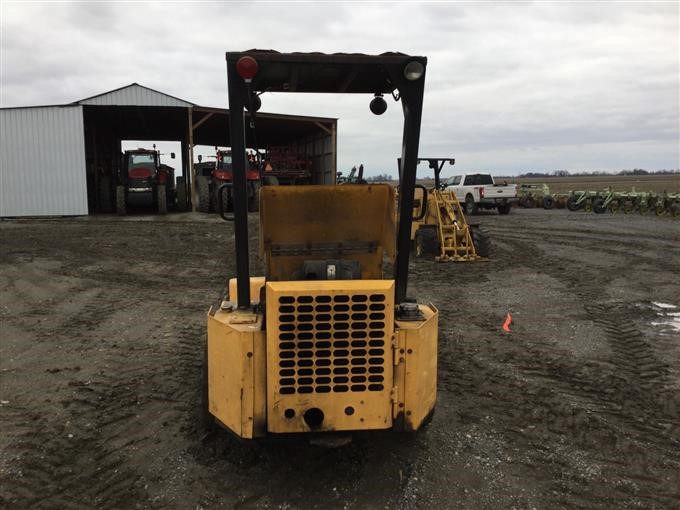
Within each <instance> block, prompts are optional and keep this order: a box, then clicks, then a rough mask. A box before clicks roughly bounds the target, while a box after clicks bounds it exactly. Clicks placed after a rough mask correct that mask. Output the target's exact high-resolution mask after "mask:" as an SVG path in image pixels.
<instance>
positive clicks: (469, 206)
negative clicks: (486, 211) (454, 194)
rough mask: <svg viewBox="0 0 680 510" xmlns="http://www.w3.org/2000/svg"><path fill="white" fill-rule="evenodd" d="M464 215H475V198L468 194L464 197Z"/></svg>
mask: <svg viewBox="0 0 680 510" xmlns="http://www.w3.org/2000/svg"><path fill="white" fill-rule="evenodd" d="M465 214H467V215H468V216H472V215H473V214H477V204H475V197H473V196H472V195H470V194H468V195H466V196H465Z"/></svg>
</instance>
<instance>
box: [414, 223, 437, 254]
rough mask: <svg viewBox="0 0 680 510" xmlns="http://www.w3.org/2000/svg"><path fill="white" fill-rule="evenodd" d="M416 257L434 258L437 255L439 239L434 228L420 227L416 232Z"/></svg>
mask: <svg viewBox="0 0 680 510" xmlns="http://www.w3.org/2000/svg"><path fill="white" fill-rule="evenodd" d="M415 244H416V257H420V258H423V257H434V256H437V255H439V253H440V249H439V237H438V235H437V229H436V228H428V227H420V228H419V229H418V231H417V232H416V240H415Z"/></svg>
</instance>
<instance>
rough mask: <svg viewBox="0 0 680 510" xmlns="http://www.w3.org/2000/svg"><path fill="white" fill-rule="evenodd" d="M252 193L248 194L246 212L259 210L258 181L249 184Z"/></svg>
mask: <svg viewBox="0 0 680 510" xmlns="http://www.w3.org/2000/svg"><path fill="white" fill-rule="evenodd" d="M251 186H252V194H250V195H249V196H248V212H258V211H259V210H260V183H259V182H254V183H252V184H251Z"/></svg>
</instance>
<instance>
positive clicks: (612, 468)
mask: <svg viewBox="0 0 680 510" xmlns="http://www.w3.org/2000/svg"><path fill="white" fill-rule="evenodd" d="M494 231H495V229H494ZM494 233H497V234H498V232H494ZM498 238H499V239H498V240H499V243H497V244H496V250H497V251H496V259H497V261H498V262H499V263H500V264H501V265H503V266H506V265H507V267H508V269H510V268H511V267H513V266H514V267H516V266H518V265H522V266H525V267H528V268H531V269H532V270H538V271H540V272H543V273H545V274H547V275H549V276H550V277H552V278H555V279H557V280H558V281H561V282H563V283H565V284H566V285H567V288H569V289H570V291H571V292H573V293H574V294H575V295H576V296H578V297H579V298H580V300H581V301H582V302H583V303H584V304H585V306H584V311H585V313H586V315H587V316H588V318H589V319H590V320H592V321H593V322H594V323H595V324H597V325H598V326H599V327H600V328H601V330H602V331H603V332H604V334H605V336H606V339H607V342H608V344H609V345H610V348H611V349H612V352H613V355H612V357H611V359H609V361H608V362H605V363H602V362H598V361H589V362H586V363H581V364H574V361H572V360H570V359H565V358H556V357H555V356H549V357H548V358H547V359H546V354H547V353H546V351H545V350H544V349H541V348H540V347H536V346H534V345H532V344H531V342H524V341H523V342H522V345H521V349H517V350H514V351H512V352H511V353H510V354H505V355H504V356H503V357H501V358H500V359H498V360H495V361H493V362H490V361H489V360H484V361H482V362H477V361H476V360H475V357H476V356H477V355H476V354H475V353H469V352H466V353H459V354H462V357H460V358H458V359H456V360H454V361H451V360H450V359H447V357H446V356H442V359H441V362H442V364H443V368H444V372H445V373H446V372H449V373H454V374H455V378H451V377H449V378H444V379H443V380H442V384H443V386H444V387H445V388H446V389H447V390H448V391H450V392H452V393H454V394H456V395H464V394H465V393H466V392H468V393H469V392H472V393H473V394H474V393H477V394H478V397H479V399H480V401H478V402H477V404H478V405H479V406H480V407H482V408H484V409H486V408H487V406H488V408H489V409H492V410H493V412H492V413H491V414H492V415H493V416H496V417H501V421H504V423H505V425H506V427H507V429H506V433H508V434H510V436H511V437H512V438H513V440H514V441H519V442H525V441H528V442H529V446H528V447H526V448H524V449H523V451H524V452H525V455H524V459H525V462H526V464H527V465H528V466H532V467H534V468H536V469H539V468H540V466H549V468H548V472H550V473H552V475H553V476H554V480H552V481H551V482H550V484H551V485H552V486H553V491H554V494H556V495H559V496H558V499H559V500H560V501H561V503H562V504H564V505H566V506H574V505H577V506H580V505H583V506H585V507H589V506H592V505H593V502H594V501H597V502H598V503H599V505H602V506H605V507H606V506H611V505H612V504H617V505H619V504H621V503H624V504H626V505H634V506H635V505H638V504H644V505H645V506H662V507H666V506H678V504H680V491H678V490H677V487H679V486H680V485H679V484H680V478H679V477H678V475H675V476H674V477H671V479H670V481H669V480H668V472H669V470H670V472H678V473H680V419H679V418H678V409H680V400H678V397H677V396H676V395H675V394H674V393H672V392H671V390H670V387H669V384H668V366H667V365H666V364H665V363H663V362H661V361H660V360H659V357H658V356H657V354H656V352H655V350H654V348H653V346H652V345H651V344H650V343H649V342H648V341H647V340H646V339H645V337H644V335H643V334H642V333H641V332H640V331H639V330H638V329H637V328H636V326H635V324H634V323H633V322H632V321H631V320H628V319H626V310H625V306H624V305H623V304H622V303H615V302H603V295H602V293H601V292H600V289H602V288H603V286H604V285H605V284H606V282H607V281H608V279H609V278H611V275H612V274H615V273H617V272H618V268H616V267H613V268H611V269H610V270H607V271H602V270H595V269H594V268H592V267H587V266H585V267H579V268H578V271H574V270H573V269H571V270H569V269H567V270H565V268H564V266H569V265H573V264H574V262H571V261H564V260H555V259H550V258H549V257H548V256H547V255H546V254H545V252H543V250H541V249H540V248H538V247H536V246H535V239H534V237H533V236H532V235H531V234H529V235H526V236H523V235H521V234H518V233H517V232H516V231H515V230H511V232H510V233H509V234H504V233H501V234H500V235H498ZM555 241H556V240H555V238H554V237H550V238H547V239H542V242H543V243H548V242H555ZM569 242H570V243H573V242H574V240H573V239H570V240H569ZM581 246H582V244H578V245H577V247H581ZM490 330H494V328H493V327H490ZM538 360H542V362H538ZM508 365H510V366H514V367H517V368H518V369H519V371H518V373H516V374H512V375H511V374H508V372H507V366H508ZM508 390H510V392H516V391H518V392H520V393H523V394H521V395H518V394H517V393H514V394H511V395H504V392H507V391H508ZM482 402H483V404H482ZM469 414H470V415H471V416H475V415H478V410H477V409H476V407H473V408H472V409H470V410H469ZM461 416H462V418H463V419H465V411H464V412H463V413H462V415H461ZM565 437H570V438H571V439H572V440H573V441H574V444H575V445H576V446H578V447H579V448H582V449H583V451H588V452H592V451H598V450H604V451H603V452H602V458H599V459H591V460H596V464H597V465H599V466H600V467H599V468H598V469H595V472H592V473H590V474H588V473H585V472H584V471H583V469H580V468H579V466H580V465H582V464H583V460H582V459H578V458H577V457H575V456H574V454H573V453H568V452H567V451H566V450H565V451H564V452H562V450H563V448H562V446H561V444H562V442H563V441H564V438H565ZM612 449H613V450H615V452H616V454H617V455H608V454H607V453H606V452H607V450H612ZM622 451H623V454H624V455H629V456H630V457H631V459H634V461H635V462H637V463H638V464H640V465H641V466H643V467H642V469H639V470H638V469H631V466H630V465H629V464H626V463H618V462H616V461H612V460H610V458H609V457H614V458H616V457H620V456H621V455H622ZM560 452H562V453H561V455H560ZM650 459H654V460H650ZM591 469H592V468H591ZM645 471H646V472H647V474H646V475H645V474H644V472H645ZM604 472H606V473H607V474H608V476H610V477H612V478H613V479H616V480H618V481H617V485H616V486H615V487H614V491H615V493H616V494H617V495H618V496H617V498H616V499H615V500H612V499H611V493H609V495H608V496H607V495H605V494H604V492H606V491H600V490H599V489H598V488H597V485H596V484H594V483H590V482H592V481H596V480H598V479H601V478H602V477H603V476H604V475H603V474H602V473H604ZM584 473H585V474H584ZM576 487H580V488H576ZM600 492H602V494H600Z"/></svg>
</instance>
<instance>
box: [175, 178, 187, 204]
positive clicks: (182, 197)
mask: <svg viewBox="0 0 680 510" xmlns="http://www.w3.org/2000/svg"><path fill="white" fill-rule="evenodd" d="M176 189H177V210H178V211H181V212H184V211H186V210H187V208H188V205H189V202H188V201H187V186H186V181H185V180H184V177H177V184H176Z"/></svg>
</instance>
